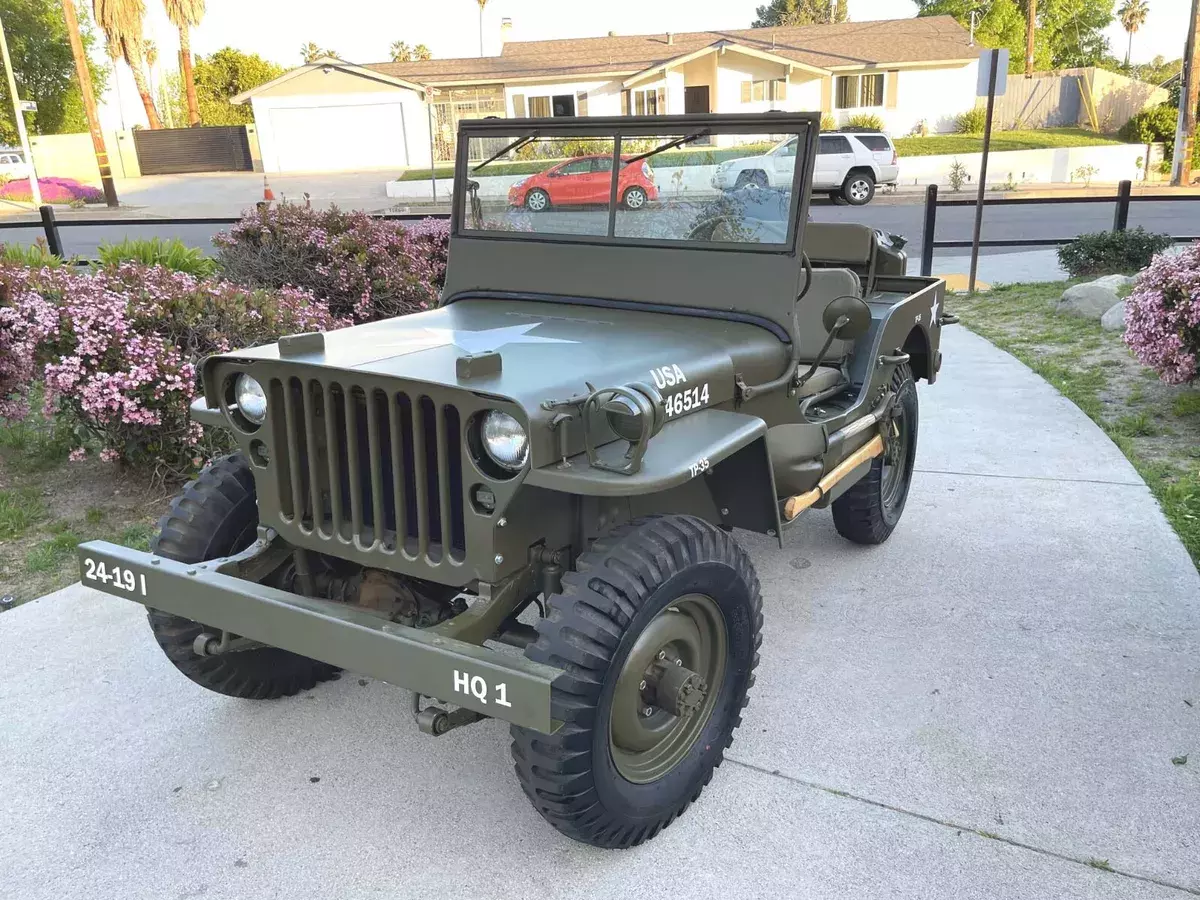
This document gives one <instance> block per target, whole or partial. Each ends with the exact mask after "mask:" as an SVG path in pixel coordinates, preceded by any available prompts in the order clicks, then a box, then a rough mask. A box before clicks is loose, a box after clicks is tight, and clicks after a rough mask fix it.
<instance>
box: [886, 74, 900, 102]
mask: <svg viewBox="0 0 1200 900" xmlns="http://www.w3.org/2000/svg"><path fill="white" fill-rule="evenodd" d="M884 80H885V81H886V82H887V86H886V87H885V89H884V96H885V97H886V98H887V100H886V102H885V103H884V105H885V106H886V107H887V108H888V109H895V108H896V88H897V87H899V81H900V70H899V69H888V73H887V78H885V79H884Z"/></svg>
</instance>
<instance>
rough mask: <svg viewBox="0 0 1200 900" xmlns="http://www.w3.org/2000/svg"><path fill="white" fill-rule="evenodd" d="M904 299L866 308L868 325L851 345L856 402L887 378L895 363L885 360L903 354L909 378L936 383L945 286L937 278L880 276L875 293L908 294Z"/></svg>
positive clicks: (868, 394) (874, 390)
mask: <svg viewBox="0 0 1200 900" xmlns="http://www.w3.org/2000/svg"><path fill="white" fill-rule="evenodd" d="M914 283H915V285H918V286H919V289H918V290H916V291H915V292H912V293H909V294H908V296H906V297H904V298H903V299H901V300H899V301H897V302H895V303H893V304H891V305H890V306H886V307H882V305H881V304H872V318H871V327H870V329H869V330H868V331H867V333H866V334H865V335H863V336H862V337H861V338H859V339H858V340H857V341H856V342H855V344H854V355H853V358H852V360H851V364H850V376H851V380H852V381H853V382H854V383H855V384H861V385H862V391H861V392H860V394H859V400H860V402H865V401H867V400H869V398H870V397H872V396H874V394H875V392H876V391H877V390H878V389H879V388H880V387H882V386H883V385H885V384H887V383H888V381H889V380H890V379H891V377H892V371H893V370H894V368H895V364H894V363H892V362H890V361H888V360H887V359H886V358H887V357H895V356H896V355H897V354H900V353H906V354H908V355H909V357H910V364H911V365H912V367H913V375H914V376H915V377H917V378H924V379H926V380H927V381H929V382H930V383H931V384H932V383H933V382H934V381H935V380H936V379H937V370H938V367H939V361H940V358H941V351H940V346H941V332H942V328H941V325H940V323H939V322H938V321H937V320H938V319H939V318H940V317H941V314H942V312H943V302H942V301H943V297H944V295H945V290H946V283H945V282H944V281H942V280H941V279H938V278H914V277H911V276H909V277H906V278H903V279H887V278H881V279H879V282H878V287H879V288H880V289H881V290H884V291H889V290H898V291H904V292H906V293H907V292H909V291H912V289H913V287H914Z"/></svg>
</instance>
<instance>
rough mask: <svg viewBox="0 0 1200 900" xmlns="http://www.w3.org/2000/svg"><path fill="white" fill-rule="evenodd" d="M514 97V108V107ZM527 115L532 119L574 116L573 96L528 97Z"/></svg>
mask: <svg viewBox="0 0 1200 900" xmlns="http://www.w3.org/2000/svg"><path fill="white" fill-rule="evenodd" d="M517 96H520V95H519V94H518V95H515V96H514V98H513V100H514V106H515V105H516V97H517ZM527 100H528V103H529V115H530V116H531V117H532V118H534V119H548V118H550V117H551V116H573V115H575V95H574V94H554V95H553V96H550V97H529V98H527Z"/></svg>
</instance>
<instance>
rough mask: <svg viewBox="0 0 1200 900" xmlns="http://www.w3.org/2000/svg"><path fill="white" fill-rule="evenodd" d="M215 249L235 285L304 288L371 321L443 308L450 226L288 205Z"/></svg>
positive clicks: (254, 218)
mask: <svg viewBox="0 0 1200 900" xmlns="http://www.w3.org/2000/svg"><path fill="white" fill-rule="evenodd" d="M213 243H214V244H215V245H216V246H217V262H218V264H219V265H220V268H221V271H222V272H223V274H224V275H225V277H227V278H229V279H231V280H232V281H236V282H238V283H240V284H248V285H255V286H257V287H264V288H283V287H285V286H293V287H298V288H301V289H304V290H307V291H310V292H311V293H312V294H313V295H314V296H316V297H318V298H319V299H321V300H324V301H325V302H327V303H328V304H329V309H330V311H331V312H332V314H333V315H335V316H338V317H342V318H348V319H352V320H353V321H354V322H370V321H374V320H376V319H385V318H389V317H391V316H399V315H405V314H406V313H412V312H418V311H420V310H422V309H429V308H431V307H433V306H436V305H437V302H438V296H439V293H440V291H441V288H442V284H443V283H444V280H445V275H446V253H447V246H448V243H449V227H448V225H447V223H445V222H440V221H435V220H426V221H424V222H421V223H418V224H415V225H402V224H400V223H398V222H393V221H388V220H382V219H374V218H372V217H371V216H369V215H367V214H366V213H365V212H361V211H358V212H343V211H342V210H339V209H337V208H336V207H335V208H330V209H313V208H312V207H310V206H309V205H308V204H296V203H281V204H279V205H278V206H274V207H263V208H261V209H255V210H254V211H253V212H250V213H247V214H246V216H245V217H244V218H243V219H242V221H241V222H239V223H238V224H236V225H234V226H233V228H231V229H230V230H229V231H227V232H222V233H221V234H218V235H217V236H216V237H214V238H213Z"/></svg>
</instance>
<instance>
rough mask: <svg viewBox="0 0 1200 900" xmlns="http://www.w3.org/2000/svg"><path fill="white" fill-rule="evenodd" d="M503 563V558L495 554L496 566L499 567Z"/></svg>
mask: <svg viewBox="0 0 1200 900" xmlns="http://www.w3.org/2000/svg"><path fill="white" fill-rule="evenodd" d="M503 562H504V557H503V556H501V555H500V554H499V553H497V554H496V565H500V564H501V563H503Z"/></svg>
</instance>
